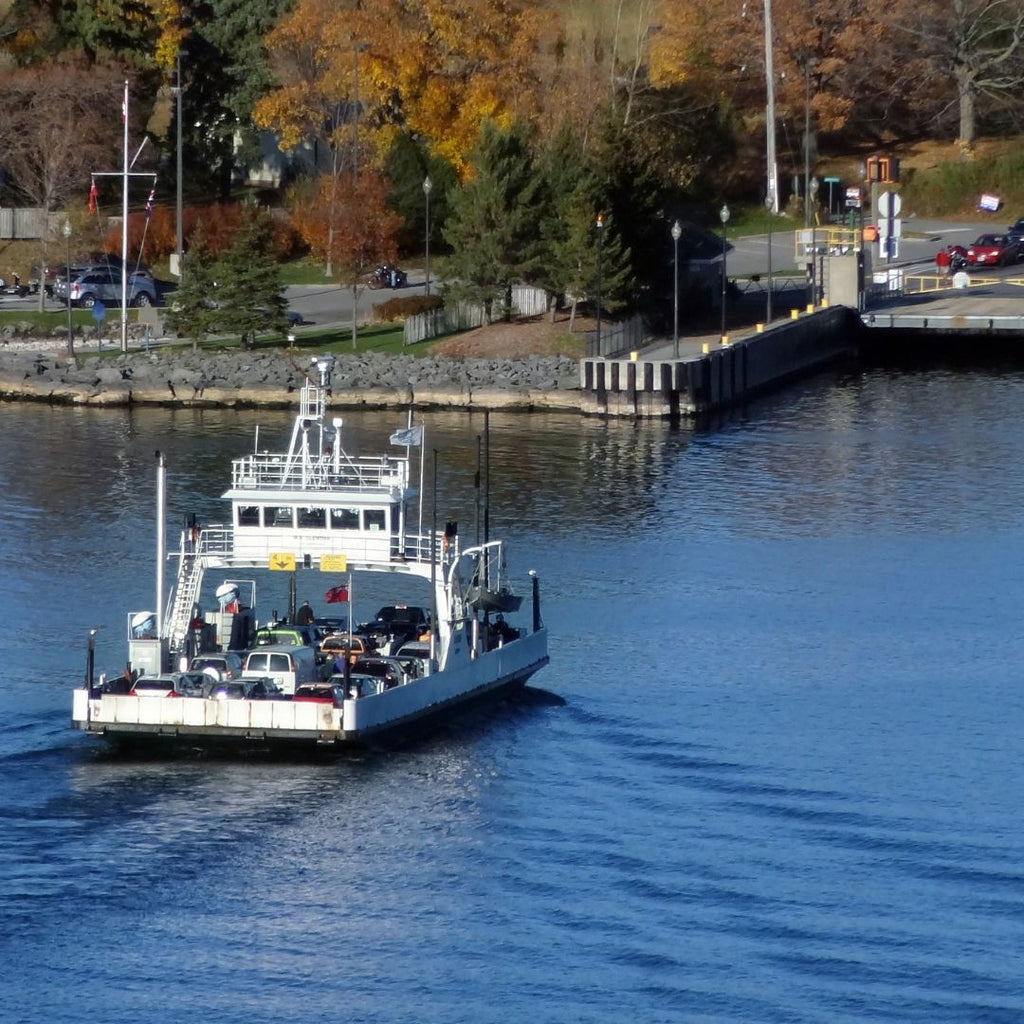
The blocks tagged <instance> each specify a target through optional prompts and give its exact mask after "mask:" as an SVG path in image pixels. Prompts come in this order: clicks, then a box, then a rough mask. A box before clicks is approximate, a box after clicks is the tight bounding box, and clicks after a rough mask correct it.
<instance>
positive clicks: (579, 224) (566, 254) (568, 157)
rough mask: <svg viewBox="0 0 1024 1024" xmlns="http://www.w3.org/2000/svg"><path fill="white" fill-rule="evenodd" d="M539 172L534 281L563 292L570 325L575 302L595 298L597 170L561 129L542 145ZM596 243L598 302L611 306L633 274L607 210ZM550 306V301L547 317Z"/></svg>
mask: <svg viewBox="0 0 1024 1024" xmlns="http://www.w3.org/2000/svg"><path fill="white" fill-rule="evenodd" d="M541 173H542V174H543V177H544V182H545V195H546V197H547V202H546V204H545V209H544V213H543V216H542V220H541V234H542V238H543V242H544V259H543V269H542V271H541V274H540V275H539V276H538V279H537V280H538V283H539V284H541V285H542V287H544V288H545V289H547V290H548V291H549V292H550V293H552V294H553V295H554V296H555V297H556V300H557V298H558V297H560V296H564V297H565V298H566V299H567V301H568V302H569V303H570V305H571V314H570V330H572V323H573V320H574V319H575V316H576V305H577V302H578V301H579V300H580V299H582V298H584V297H585V296H593V298H594V299H595V301H596V297H597V296H596V293H597V287H598V282H597V277H598V242H599V240H598V237H597V215H598V213H599V212H601V206H602V205H604V204H602V203H601V202H600V200H599V199H598V183H597V175H596V174H595V172H594V170H593V168H591V167H590V166H589V164H588V163H587V162H586V160H585V159H584V158H583V157H582V155H581V153H580V150H579V146H578V144H577V143H576V141H575V140H574V139H573V137H572V135H571V134H570V133H569V132H567V131H566V132H562V133H561V134H560V135H559V136H557V137H556V139H555V141H554V142H553V144H552V145H551V147H550V148H549V149H548V151H547V153H546V154H545V156H544V159H543V160H542V161H541ZM600 247H601V248H600V263H601V268H600V269H601V285H600V291H601V305H602V306H603V307H604V308H605V309H608V310H611V311H615V310H617V309H621V308H622V307H623V306H624V305H626V304H627V303H628V301H629V299H630V297H631V295H632V291H633V278H632V268H631V265H630V263H631V261H630V252H629V249H628V248H627V247H626V246H625V245H624V244H623V241H622V238H621V236H620V234H619V232H618V230H617V227H616V226H615V224H614V223H613V217H612V215H611V214H610V213H602V228H601V237H600ZM555 306H556V303H554V302H553V303H552V306H551V312H552V317H553V316H554V311H555Z"/></svg>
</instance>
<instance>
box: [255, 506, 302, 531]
mask: <svg viewBox="0 0 1024 1024" xmlns="http://www.w3.org/2000/svg"><path fill="white" fill-rule="evenodd" d="M263 525H264V526H283V527H286V528H291V527H292V526H294V525H295V523H294V520H293V518H292V507H291V505H272V506H268V507H267V508H266V509H264V512H263Z"/></svg>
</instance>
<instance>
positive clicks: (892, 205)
mask: <svg viewBox="0 0 1024 1024" xmlns="http://www.w3.org/2000/svg"><path fill="white" fill-rule="evenodd" d="M902 206H903V202H902V200H901V199H900V194H899V192H883V193H882V194H881V195H880V196H879V197H878V215H879V216H880V217H898V216H899V215H900V209H901V207H902Z"/></svg>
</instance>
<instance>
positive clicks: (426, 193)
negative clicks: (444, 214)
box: [423, 174, 434, 295]
mask: <svg viewBox="0 0 1024 1024" xmlns="http://www.w3.org/2000/svg"><path fill="white" fill-rule="evenodd" d="M433 187H434V183H433V182H432V181H431V180H430V175H429V174H428V175H427V176H426V177H425V178H424V179H423V197H424V199H426V203H427V224H426V231H425V233H424V239H423V241H424V246H423V251H424V254H425V257H426V258H425V260H424V264H425V268H426V274H427V287H426V291H425V292H424V294H425V295H429V294H430V190H431V189H432V188H433Z"/></svg>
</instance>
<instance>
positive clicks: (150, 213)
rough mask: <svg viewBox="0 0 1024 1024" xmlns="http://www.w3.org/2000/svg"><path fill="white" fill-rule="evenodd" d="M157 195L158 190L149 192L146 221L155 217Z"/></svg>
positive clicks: (153, 189)
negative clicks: (154, 207) (154, 201)
mask: <svg viewBox="0 0 1024 1024" xmlns="http://www.w3.org/2000/svg"><path fill="white" fill-rule="evenodd" d="M155 195H156V189H155V188H151V189H150V190H149V198H148V199H147V200H146V220H149V218H150V217H152V216H153V197H154V196H155Z"/></svg>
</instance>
